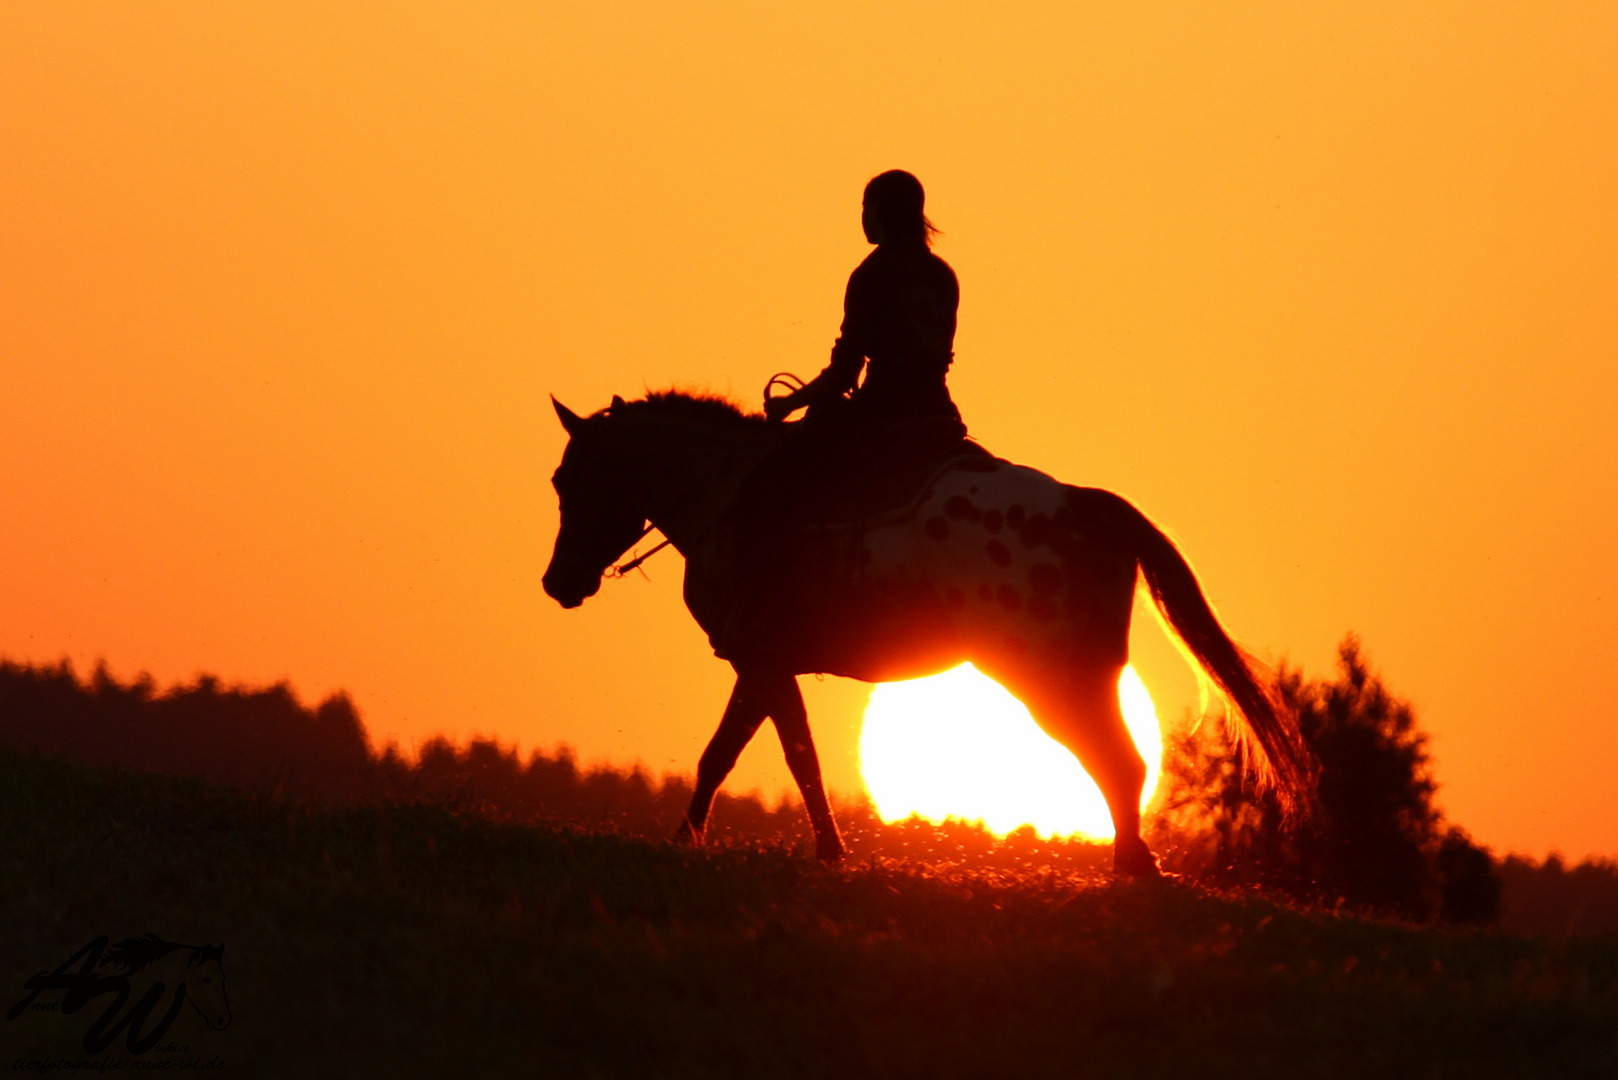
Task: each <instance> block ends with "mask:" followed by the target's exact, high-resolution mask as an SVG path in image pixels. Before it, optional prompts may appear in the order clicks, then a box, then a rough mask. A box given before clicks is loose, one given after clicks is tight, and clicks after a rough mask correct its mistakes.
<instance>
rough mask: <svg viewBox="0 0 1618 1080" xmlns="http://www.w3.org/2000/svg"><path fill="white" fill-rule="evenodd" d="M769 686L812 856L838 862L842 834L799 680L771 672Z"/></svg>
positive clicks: (840, 859) (773, 710)
mask: <svg viewBox="0 0 1618 1080" xmlns="http://www.w3.org/2000/svg"><path fill="white" fill-rule="evenodd" d="M768 688H769V694H770V707H769V708H770V716H771V717H773V718H774V719H775V730H776V733H777V734H778V735H780V736H781V749H782V750H784V751H785V752H786V757H787V768H789V769H791V770H792V779H794V780H796V781H797V782H798V791H799V792H801V793H802V795H803V805H804V808H805V809H806V810H808V811H809V824H810V825H812V826H813V827H814V830H815V858H817V859H819V860H820V861H821V862H824V863H835V862H841V861H842V859H843V838H842V837H841V836H840V835H838V832H837V822H836V820H834V819H833V817H832V812H831V803H830V802H828V801H827V799H826V787H825V785H824V784H823V783H822V782H821V779H820V757H819V755H817V754H816V753H815V740H814V737H813V736H812V735H810V734H809V710H808V709H807V708H805V707H804V704H803V694H802V693H801V692H800V691H799V690H798V680H797V679H795V678H793V677H792V676H791V675H777V676H770V677H769V682H768Z"/></svg>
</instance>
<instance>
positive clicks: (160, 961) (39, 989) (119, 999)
mask: <svg viewBox="0 0 1618 1080" xmlns="http://www.w3.org/2000/svg"><path fill="white" fill-rule="evenodd" d="M224 952H225V947H224V946H223V945H200V946H199V945H180V944H176V943H175V942H172V941H164V940H163V939H162V938H160V937H158V936H157V935H156V934H148V935H146V937H144V938H125V939H124V940H123V941H120V942H118V943H117V944H116V945H113V946H112V947H111V948H110V949H109V948H108V947H107V937H106V935H102V936H101V937H98V938H96V939H95V940H94V941H91V942H90V943H89V944H88V945H86V946H84V948H82V949H80V950H79V951H78V952H76V953H74V954H73V955H72V956H70V957H68V958H67V960H65V961H64V962H63V963H62V965H61V966H60V967H58V968H57V969H56V970H55V971H54V972H40V973H39V974H37V975H33V976H31V977H30V978H29V979H28V980H27V981H25V982H24V983H23V987H24V988H25V989H26V990H28V991H29V993H28V995H27V996H26V997H24V998H23V999H22V1000H21V1001H19V1002H17V1004H16V1005H14V1006H12V1008H11V1010H10V1011H9V1012H8V1013H7V1014H6V1019H8V1020H15V1019H16V1018H17V1017H18V1016H21V1015H22V1013H23V1012H24V1011H25V1010H26V1009H27V1008H28V1007H29V1006H30V1005H31V1004H33V1002H34V1000H35V999H36V998H37V997H39V995H40V994H41V993H43V992H44V991H46V990H64V991H66V995H65V996H64V997H63V999H62V1012H63V1013H64V1014H66V1015H72V1014H73V1013H76V1012H78V1011H79V1010H80V1009H82V1008H83V1007H84V1006H85V1005H88V1004H89V1003H90V1002H91V1001H93V1000H94V999H96V998H98V997H101V996H102V995H105V994H115V995H117V996H116V997H115V998H114V999H113V1000H112V1002H111V1003H110V1004H109V1005H108V1006H107V1007H106V1008H105V1009H103V1010H102V1012H101V1015H100V1016H99V1017H97V1018H96V1020H95V1022H94V1023H93V1024H91V1025H90V1029H89V1030H88V1031H86V1032H85V1034H84V1042H83V1045H84V1049H85V1050H86V1051H87V1052H88V1053H91V1054H99V1053H101V1051H103V1050H105V1049H106V1048H107V1047H108V1046H110V1045H112V1043H113V1041H114V1040H116V1039H117V1038H118V1036H119V1034H120V1033H124V1034H125V1045H127V1046H128V1048H129V1050H130V1051H131V1052H132V1053H135V1054H144V1053H145V1052H146V1051H148V1050H150V1049H151V1048H152V1047H153V1046H156V1045H157V1043H158V1041H159V1040H160V1039H162V1038H163V1036H164V1035H165V1034H167V1033H168V1030H169V1028H170V1027H171V1026H173V1024H174V1021H175V1019H176V1018H178V1016H179V1014H180V1010H181V1008H182V1007H183V1006H184V1005H185V1004H186V1003H187V1002H189V1003H190V1004H191V1007H192V1008H194V1009H196V1010H197V1013H198V1014H199V1015H201V1017H202V1019H203V1021H204V1022H206V1023H207V1025H208V1026H209V1027H210V1028H213V1029H214V1030H221V1029H223V1028H226V1027H228V1026H229V1025H230V1005H229V1003H228V1002H227V1001H226V1000H225V971H224V967H223V964H222V961H223V959H224ZM75 963H77V964H79V970H77V971H70V970H69V969H70V968H72V967H73V965H74V964H75ZM136 985H139V986H140V987H141V988H142V993H141V994H140V996H139V997H138V998H137V999H136V1000H135V1003H134V1004H133V1005H130V1006H129V1008H128V1010H127V1011H126V1010H125V1009H124V1006H125V1005H128V1004H129V1001H130V998H131V997H134V996H135V995H134V989H135V986H136ZM171 992H172V998H171V1000H170V1002H169V1007H168V1010H167V1011H166V1012H165V1013H164V1014H163V1015H162V1017H161V1018H160V1019H158V1020H157V1022H156V1024H155V1025H154V1026H152V1027H150V1028H149V1029H148V1027H147V1025H148V1024H149V1023H150V1022H151V1020H152V1016H153V1014H154V1013H155V1012H156V1011H157V1008H158V1005H159V1003H161V1002H162V1000H163V998H164V997H165V996H166V995H169V994H170V993H171ZM143 1031H144V1034H143Z"/></svg>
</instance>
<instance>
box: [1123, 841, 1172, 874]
mask: <svg viewBox="0 0 1618 1080" xmlns="http://www.w3.org/2000/svg"><path fill="white" fill-rule="evenodd" d="M1112 872H1113V873H1115V874H1121V875H1123V876H1124V877H1129V878H1134V879H1135V880H1136V881H1160V880H1162V877H1163V871H1162V870H1161V869H1159V868H1158V865H1157V856H1155V855H1153V854H1152V852H1151V849H1150V848H1148V847H1147V846H1146V845H1145V844H1143V843H1141V842H1140V841H1138V840H1137V841H1136V842H1135V843H1133V844H1117V845H1115V846H1114V847H1113V851H1112Z"/></svg>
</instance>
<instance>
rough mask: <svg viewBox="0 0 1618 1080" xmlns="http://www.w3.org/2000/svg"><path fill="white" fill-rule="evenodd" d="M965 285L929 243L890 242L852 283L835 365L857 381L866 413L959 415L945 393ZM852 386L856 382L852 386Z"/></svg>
mask: <svg viewBox="0 0 1618 1080" xmlns="http://www.w3.org/2000/svg"><path fill="white" fill-rule="evenodd" d="M959 303H960V286H959V284H958V283H957V282H956V279H955V272H954V271H953V270H951V269H950V267H949V264H948V263H946V262H945V261H944V260H943V259H940V258H939V257H938V256H937V255H934V254H933V253H932V252H931V251H929V250H928V249H927V247H926V246H925V245H924V244H921V243H915V244H908V245H897V244H884V245H882V246H880V247H878V248H877V249H876V250H875V251H873V252H871V254H870V255H869V256H867V257H866V259H865V261H864V262H862V263H860V265H859V267H858V268H857V269H855V271H854V273H853V275H852V276H851V277H850V278H849V280H848V292H847V294H846V296H845V298H844V317H843V327H842V335H841V336H840V337H839V338H838V340H837V344H836V346H834V348H833V350H832V362H833V367H838V368H842V369H844V370H846V371H849V372H850V375H851V376H852V375H856V374H857V373H858V370H859V363H860V360H861V359H862V358H863V359H868V361H869V363H868V364H867V365H866V368H865V380H864V382H862V383H861V384H860V386H859V388H858V389H857V390H856V391H855V392H854V402H855V404H856V406H857V408H858V409H859V410H860V411H862V412H871V413H874V414H880V415H886V416H891V417H895V418H901V417H919V416H935V415H944V416H959V413H957V412H956V410H955V406H954V404H953V403H952V402H951V401H950V397H949V391H948V389H947V388H946V387H945V382H944V380H945V375H946V373H947V372H948V371H949V365H950V360H951V358H952V356H953V353H952V351H951V350H952V349H953V346H954V341H955V313H956V308H957V307H958V306H959ZM850 381H852V380H850Z"/></svg>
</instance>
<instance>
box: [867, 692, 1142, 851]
mask: <svg viewBox="0 0 1618 1080" xmlns="http://www.w3.org/2000/svg"><path fill="white" fill-rule="evenodd" d="M1118 698H1119V702H1120V703H1121V704H1122V706H1123V710H1124V722H1125V724H1127V725H1128V727H1129V733H1130V735H1131V736H1132V737H1133V738H1134V740H1135V746H1136V748H1137V749H1138V750H1139V751H1140V754H1141V757H1143V758H1145V759H1146V787H1145V789H1144V790H1143V791H1142V793H1141V806H1142V807H1143V808H1144V807H1145V805H1146V803H1147V801H1148V800H1150V799H1151V797H1152V793H1153V792H1154V791H1155V790H1156V789H1157V778H1158V773H1159V772H1160V771H1161V764H1162V758H1163V736H1162V732H1161V729H1160V728H1159V726H1158V720H1157V710H1156V708H1155V707H1154V706H1153V705H1152V697H1151V695H1150V694H1148V693H1147V692H1146V686H1145V684H1143V683H1142V682H1141V681H1140V676H1139V675H1136V674H1135V669H1134V668H1132V667H1130V668H1125V669H1124V673H1123V675H1122V676H1121V677H1120V678H1119V680H1118ZM860 772H861V774H862V776H863V777H864V779H865V787H866V789H867V790H868V791H869V792H870V795H871V801H872V802H873V803H874V804H875V806H876V811H877V814H878V815H879V816H880V817H881V818H882V820H883V821H899V820H902V819H904V818H907V817H910V816H911V815H913V814H916V815H920V816H921V817H924V818H927V819H928V820H930V821H935V822H939V821H943V820H944V819H945V818H947V817H952V818H959V819H962V820H967V821H982V822H983V824H984V825H985V826H986V827H987V828H988V829H989V830H990V831H992V832H995V833H998V834H1000V835H1002V836H1003V835H1005V834H1006V833H1008V832H1011V831H1012V830H1013V829H1016V828H1018V827H1020V826H1022V825H1032V826H1033V827H1034V829H1035V831H1037V832H1038V833H1039V834H1040V835H1041V836H1071V835H1075V834H1076V835H1079V836H1082V837H1085V838H1087V839H1094V840H1110V839H1112V835H1113V828H1112V819H1111V817H1110V816H1109V815H1108V813H1107V803H1106V800H1105V799H1103V798H1102V796H1101V791H1100V790H1099V789H1098V788H1097V787H1096V785H1095V782H1094V781H1093V780H1091V779H1090V777H1089V775H1088V774H1087V773H1086V772H1085V771H1084V769H1083V768H1082V767H1081V766H1080V765H1079V762H1078V759H1076V758H1075V757H1074V756H1073V755H1072V754H1071V753H1069V752H1068V751H1067V749H1066V748H1065V747H1063V746H1062V745H1061V744H1060V743H1058V742H1056V740H1054V739H1052V738H1051V737H1050V736H1049V735H1046V734H1045V733H1044V732H1043V731H1041V730H1040V728H1039V725H1038V724H1036V723H1034V718H1033V717H1032V716H1030V715H1029V713H1028V710H1027V708H1025V707H1024V706H1023V704H1022V702H1020V701H1018V700H1017V699H1016V698H1014V697H1012V696H1011V694H1010V693H1008V692H1007V691H1006V690H1005V688H1004V687H1002V686H1001V685H1000V684H999V683H997V682H994V681H993V680H992V679H989V678H988V677H987V676H985V675H982V674H980V673H979V672H978V670H977V669H976V668H974V667H973V666H972V665H971V664H962V665H961V666H960V667H958V668H954V669H953V670H950V671H946V672H944V673H943V674H942V675H934V676H932V677H931V678H926V679H913V680H911V681H909V682H897V683H883V684H881V685H879V686H877V687H876V688H875V689H873V690H872V691H871V700H870V703H869V704H868V705H867V706H866V707H865V723H864V726H863V728H862V729H861V731H860Z"/></svg>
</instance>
